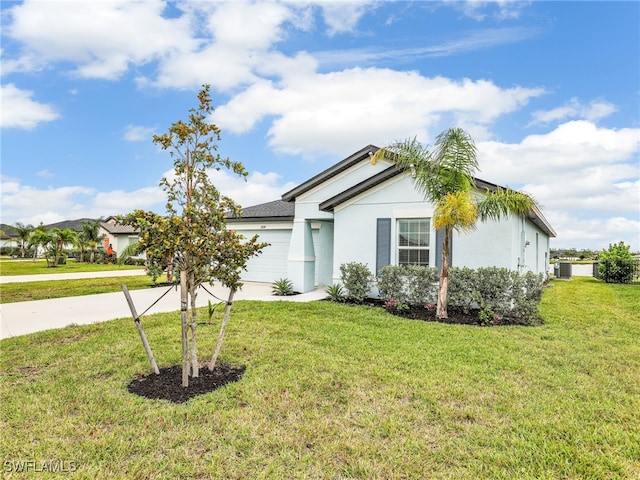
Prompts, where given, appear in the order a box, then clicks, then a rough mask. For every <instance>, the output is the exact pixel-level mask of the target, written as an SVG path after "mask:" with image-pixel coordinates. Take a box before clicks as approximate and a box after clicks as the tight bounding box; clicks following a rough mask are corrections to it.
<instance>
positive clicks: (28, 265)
mask: <svg viewBox="0 0 640 480" xmlns="http://www.w3.org/2000/svg"><path fill="white" fill-rule="evenodd" d="M141 268H143V267H141V266H139V265H137V266H136V265H117V264H113V265H108V264H104V263H88V262H76V261H75V260H71V259H70V260H68V261H67V263H66V264H64V265H58V266H56V267H47V262H46V261H45V260H40V259H38V260H36V261H35V262H34V261H33V260H32V259H20V260H13V259H11V260H9V259H3V260H0V275H38V274H50V273H76V272H102V271H105V270H108V271H111V270H123V271H126V270H140V269H141Z"/></svg>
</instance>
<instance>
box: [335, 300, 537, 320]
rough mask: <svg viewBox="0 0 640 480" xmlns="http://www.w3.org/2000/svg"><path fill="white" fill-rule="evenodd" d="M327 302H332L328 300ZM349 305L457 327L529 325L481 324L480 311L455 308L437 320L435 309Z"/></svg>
mask: <svg viewBox="0 0 640 480" xmlns="http://www.w3.org/2000/svg"><path fill="white" fill-rule="evenodd" d="M327 301H330V300H328V299H327ZM346 303H347V305H364V306H368V307H377V308H383V309H384V310H386V311H387V312H389V313H390V314H391V315H395V316H397V317H402V318H406V319H408V320H421V321H424V322H440V323H448V324H456V325H475V326H481V327H491V326H499V325H521V326H522V325H527V324H524V323H522V322H520V321H518V319H517V318H507V317H503V318H500V319H497V320H494V321H492V322H490V323H486V324H485V323H481V322H480V319H479V313H480V311H472V312H469V313H464V312H460V311H457V310H456V309H455V308H452V307H449V308H448V309H447V314H448V317H449V318H437V317H436V311H435V308H434V309H432V310H429V309H428V308H426V307H423V306H413V307H409V308H408V309H407V310H404V311H398V310H396V309H394V308H388V307H386V306H385V303H384V301H382V300H379V299H371V298H370V299H367V300H365V301H364V302H362V303H355V302H346Z"/></svg>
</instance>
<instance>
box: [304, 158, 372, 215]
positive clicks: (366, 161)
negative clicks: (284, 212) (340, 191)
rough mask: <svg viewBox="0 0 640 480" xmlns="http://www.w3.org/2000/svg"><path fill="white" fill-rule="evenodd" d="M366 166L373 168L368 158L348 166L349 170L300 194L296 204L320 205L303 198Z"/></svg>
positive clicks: (315, 201)
mask: <svg viewBox="0 0 640 480" xmlns="http://www.w3.org/2000/svg"><path fill="white" fill-rule="evenodd" d="M366 166H370V167H373V166H374V165H371V160H370V159H369V157H367V158H365V159H363V160H361V161H360V162H358V163H356V164H355V165H352V166H350V167H349V168H347V169H346V170H344V171H342V172H340V173H338V174H337V175H334V176H333V177H330V178H327V179H326V180H324V181H323V182H322V183H320V184H319V185H316V186H315V187H313V188H312V189H310V190H307V191H306V192H304V193H302V194H300V195H299V196H298V197H296V204H298V203H301V204H302V203H320V202H318V201H317V200H312V201H307V202H305V200H304V199H305V198H307V197H309V196H311V195H314V194H315V193H317V192H319V191H320V190H323V189H325V188H326V187H327V186H328V185H331V184H332V183H335V182H337V181H338V180H341V179H343V178H344V177H346V176H348V175H351V174H352V173H353V172H355V171H357V170H360V169H361V168H364V167H366Z"/></svg>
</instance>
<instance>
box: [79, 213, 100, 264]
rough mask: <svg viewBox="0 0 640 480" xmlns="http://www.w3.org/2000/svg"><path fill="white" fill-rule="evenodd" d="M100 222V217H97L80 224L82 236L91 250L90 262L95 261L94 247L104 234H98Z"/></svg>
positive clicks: (96, 246)
mask: <svg viewBox="0 0 640 480" xmlns="http://www.w3.org/2000/svg"><path fill="white" fill-rule="evenodd" d="M101 223H102V218H98V219H96V220H88V221H86V222H84V223H83V224H82V238H83V240H84V241H86V244H87V246H88V248H89V251H90V252H91V257H90V258H89V262H90V263H94V262H95V261H96V249H97V248H98V242H100V240H102V238H103V237H104V235H100V224H101Z"/></svg>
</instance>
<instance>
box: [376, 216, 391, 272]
mask: <svg viewBox="0 0 640 480" xmlns="http://www.w3.org/2000/svg"><path fill="white" fill-rule="evenodd" d="M390 263H391V219H390V218H378V224H377V226H376V275H377V274H378V273H380V270H381V269H382V267H385V266H387V265H389V264H390Z"/></svg>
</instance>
